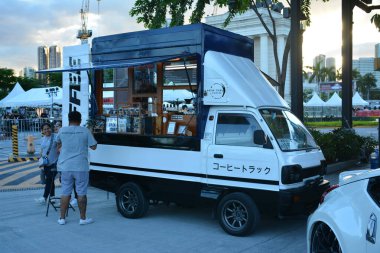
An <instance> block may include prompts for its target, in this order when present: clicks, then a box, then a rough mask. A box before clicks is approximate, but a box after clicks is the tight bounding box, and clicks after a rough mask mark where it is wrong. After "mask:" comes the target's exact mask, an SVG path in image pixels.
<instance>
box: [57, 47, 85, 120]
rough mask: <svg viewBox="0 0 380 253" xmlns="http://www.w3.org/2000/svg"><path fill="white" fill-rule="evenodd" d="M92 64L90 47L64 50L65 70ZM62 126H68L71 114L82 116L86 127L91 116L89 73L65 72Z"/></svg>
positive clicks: (65, 48) (66, 48)
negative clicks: (75, 112) (76, 113)
mask: <svg viewBox="0 0 380 253" xmlns="http://www.w3.org/2000/svg"><path fill="white" fill-rule="evenodd" d="M89 62H90V45H89V44H83V45H78V46H67V47H64V48H63V68H69V67H74V66H80V65H81V64H86V65H88V63H89ZM62 78H63V82H62V86H63V87H62V88H63V99H62V124H63V126H68V125H69V121H68V118H67V115H68V113H69V112H72V111H78V112H80V113H81V114H82V123H81V126H85V125H86V122H87V119H88V115H89V79H88V75H87V71H74V72H63V76H62Z"/></svg>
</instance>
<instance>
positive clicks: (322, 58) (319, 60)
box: [313, 54, 326, 68]
mask: <svg viewBox="0 0 380 253" xmlns="http://www.w3.org/2000/svg"><path fill="white" fill-rule="evenodd" d="M317 64H320V65H319V67H320V68H326V55H324V54H320V55H317V56H316V57H314V59H313V67H316V66H317Z"/></svg>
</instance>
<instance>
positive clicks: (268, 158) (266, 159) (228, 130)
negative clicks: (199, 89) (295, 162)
mask: <svg viewBox="0 0 380 253" xmlns="http://www.w3.org/2000/svg"><path fill="white" fill-rule="evenodd" d="M216 118H217V121H216V124H215V126H214V136H213V141H212V144H211V145H209V147H208V150H207V183H208V184H209V185H229V186H236V187H247V188H255V189H266V190H273V191H276V190H277V191H278V188H279V186H278V185H279V162H278V158H277V155H276V152H275V150H274V149H273V147H272V145H271V143H270V140H269V138H266V140H267V142H266V143H263V142H262V141H263V140H264V138H265V134H263V130H262V128H261V127H260V124H259V123H258V121H257V120H256V118H255V116H254V115H253V114H251V113H249V112H242V113H240V112H239V113H236V112H231V113H229V112H219V113H218V114H217V117H216ZM255 136H256V138H255ZM260 136H261V139H262V140H261V141H260V140H257V139H260V138H257V137H260ZM255 139H256V140H255Z"/></svg>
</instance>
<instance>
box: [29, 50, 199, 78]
mask: <svg viewBox="0 0 380 253" xmlns="http://www.w3.org/2000/svg"><path fill="white" fill-rule="evenodd" d="M193 55H194V54H189V53H183V54H178V55H171V56H162V57H152V58H139V59H129V60H125V61H115V62H114V63H112V62H107V63H106V64H104V63H96V62H94V63H93V62H91V63H86V64H81V65H75V66H72V67H65V68H54V69H44V70H39V71H37V72H36V73H39V74H46V73H57V72H76V71H83V70H100V69H112V68H128V67H134V66H141V65H146V64H151V63H155V62H164V61H168V60H171V59H176V58H183V57H189V56H193Z"/></svg>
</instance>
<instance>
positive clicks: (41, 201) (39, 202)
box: [35, 197, 46, 205]
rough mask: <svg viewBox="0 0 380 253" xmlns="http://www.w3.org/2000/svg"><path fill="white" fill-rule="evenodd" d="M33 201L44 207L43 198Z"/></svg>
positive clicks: (44, 200)
mask: <svg viewBox="0 0 380 253" xmlns="http://www.w3.org/2000/svg"><path fill="white" fill-rule="evenodd" d="M35 201H36V202H37V203H38V204H41V205H45V204H46V199H45V198H44V197H40V198H38V199H35Z"/></svg>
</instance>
